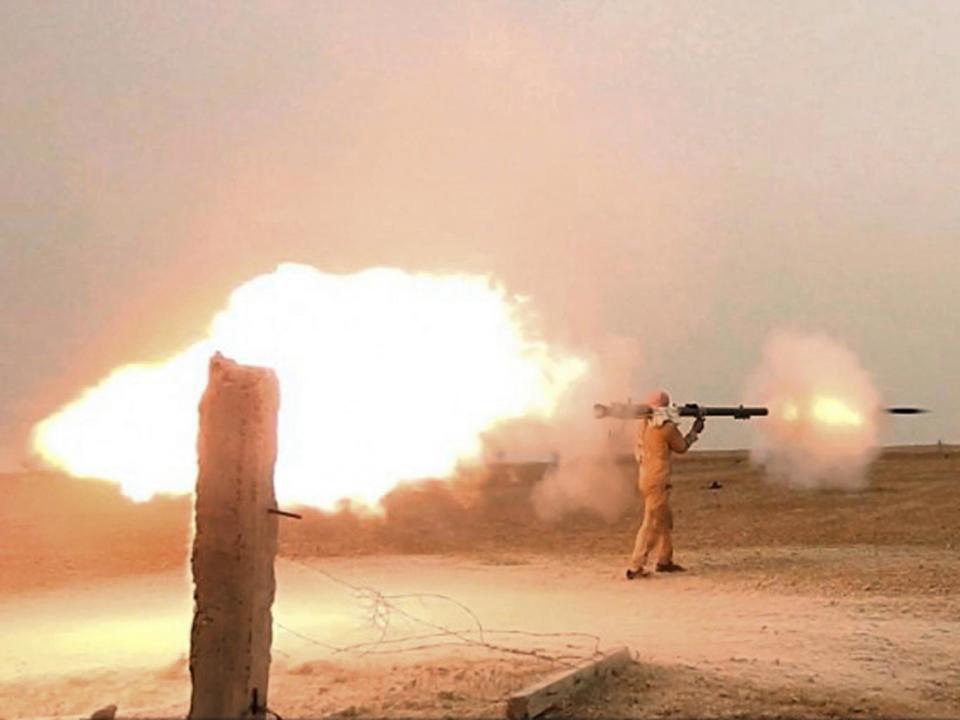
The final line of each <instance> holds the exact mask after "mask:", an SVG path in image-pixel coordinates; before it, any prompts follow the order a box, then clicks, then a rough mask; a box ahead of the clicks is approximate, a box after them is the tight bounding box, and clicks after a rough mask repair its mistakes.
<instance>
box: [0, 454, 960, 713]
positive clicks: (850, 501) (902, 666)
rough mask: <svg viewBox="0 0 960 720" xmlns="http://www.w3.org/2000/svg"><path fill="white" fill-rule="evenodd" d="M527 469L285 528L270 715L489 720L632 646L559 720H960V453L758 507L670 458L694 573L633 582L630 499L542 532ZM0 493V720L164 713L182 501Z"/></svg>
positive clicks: (81, 486) (95, 492)
mask: <svg viewBox="0 0 960 720" xmlns="http://www.w3.org/2000/svg"><path fill="white" fill-rule="evenodd" d="M543 470H544V468H543V466H539V465H527V466H515V467H500V468H496V469H495V470H494V471H493V472H492V473H491V474H490V475H489V476H486V475H484V476H482V477H479V478H477V477H473V478H470V479H469V480H462V481H460V482H456V483H426V484H422V485H418V486H414V487H407V488H403V489H400V490H398V491H396V492H395V493H393V495H391V496H390V497H388V498H387V500H386V502H385V508H386V513H385V515H384V517H380V518H378V517H363V516H357V515H354V514H351V513H349V512H341V513H338V514H336V515H332V516H331V515H324V514H322V513H319V512H315V511H308V512H306V513H305V517H304V519H303V520H300V521H297V520H289V521H284V522H283V523H282V525H281V553H280V554H281V558H280V559H279V561H278V597H277V604H276V606H275V627H274V662H273V672H272V678H271V683H272V685H271V690H270V700H269V704H270V707H271V709H272V710H274V711H275V712H276V713H278V714H279V715H281V716H283V717H284V718H290V717H298V716H311V717H316V716H326V715H338V716H342V717H363V716H377V717H494V716H502V713H503V699H504V697H505V696H506V695H507V694H509V693H510V692H512V691H514V690H517V689H519V688H520V687H522V686H523V685H525V684H526V683H528V682H530V681H533V680H536V679H539V678H541V677H543V676H544V675H545V674H547V673H550V672H552V671H555V670H556V669H557V668H560V667H564V666H565V664H570V663H572V662H576V660H577V659H578V658H582V657H587V656H590V655H591V654H592V653H593V652H594V651H595V650H596V649H597V648H600V649H606V648H612V647H616V646H619V645H627V646H629V647H630V648H631V649H632V650H633V651H634V653H635V655H636V658H637V660H638V662H637V663H636V664H635V666H634V667H632V668H631V669H630V670H629V671H627V672H626V673H624V674H623V675H621V676H620V677H617V678H615V679H612V680H610V681H607V682H605V683H603V684H601V685H598V686H595V687H594V688H592V689H591V690H589V691H588V692H586V694H584V695H582V696H580V697H578V698H577V699H576V700H575V701H574V702H572V703H570V704H568V705H567V706H565V707H562V708H559V709H558V710H556V711H554V712H553V713H552V715H553V716H577V717H670V716H685V717H689V716H697V717H707V716H713V717H738V716H745V715H747V716H751V717H755V716H770V717H833V716H838V717H839V716H844V717H880V716H891V717H893V716H896V717H905V716H910V717H954V718H955V717H960V599H958V590H960V572H958V568H960V564H958V561H960V472H958V471H960V452H957V451H956V449H953V448H949V449H948V453H947V454H946V456H945V455H944V454H942V453H940V452H938V451H937V450H936V449H933V448H912V449H892V450H888V451H887V452H886V453H885V454H884V455H883V456H882V457H881V459H879V460H878V461H877V462H876V463H875V464H874V466H873V467H872V469H871V472H870V482H869V485H868V486H867V488H866V489H865V490H862V491H859V492H844V491H797V490H791V489H787V488H784V487H780V486H777V485H774V484H771V483H770V482H768V481H767V480H766V479H765V478H764V476H763V473H762V472H761V471H760V470H757V469H755V468H752V467H751V466H750V464H749V462H748V461H747V460H746V457H745V455H744V454H743V453H735V452H730V453H699V454H694V455H692V456H690V457H688V458H684V459H683V461H682V462H681V463H679V464H678V469H677V476H676V480H675V488H674V497H673V504H674V508H675V515H676V524H677V530H676V544H677V548H678V554H677V559H678V560H679V561H680V562H682V563H684V564H686V565H688V566H689V567H690V571H689V572H688V573H685V574H683V575H671V576H654V577H652V578H649V579H645V580H642V581H635V582H632V583H631V582H627V581H626V580H624V579H623V578H622V570H623V562H624V556H625V553H626V552H627V550H628V549H629V546H630V543H631V541H632V534H633V533H634V532H635V529H636V527H637V525H638V521H639V512H638V511H639V506H640V501H639V498H637V499H636V501H635V503H634V506H633V507H630V508H627V509H626V512H625V513H624V515H623V517H622V518H621V519H619V520H618V521H616V522H613V523H607V522H604V521H603V520H600V519H598V518H596V517H593V516H590V515H587V514H583V515H578V516H574V517H569V518H567V519H565V520H563V521H561V522H559V523H546V522H541V521H539V520H537V519H536V517H535V515H534V513H533V512H532V509H531V507H530V503H529V499H528V496H529V491H530V487H531V485H532V484H533V483H534V482H536V481H537V479H538V478H539V476H540V475H541V474H542V472H543ZM632 472H633V470H632V468H631V467H630V466H629V465H628V464H624V465H623V467H622V476H623V477H622V481H623V482H624V483H626V484H628V485H629V484H631V483H632ZM714 481H716V482H717V483H719V484H720V485H721V486H722V487H721V488H720V489H713V490H711V489H709V486H710V485H711V483H713V482H714ZM0 488H2V490H3V497H4V500H5V501H4V503H3V505H2V507H0V516H2V520H0V556H2V572H0V637H2V639H3V643H0V717H2V718H7V719H10V718H20V717H51V716H57V717H81V716H83V715H89V714H90V713H91V712H92V711H94V710H96V709H97V708H99V707H102V706H105V705H107V704H111V703H112V704H116V705H118V706H119V708H120V712H119V714H120V715H122V716H141V717H143V716H151V717H158V716H167V717H170V716H183V715H184V714H185V712H186V708H187V703H188V698H189V677H188V674H187V668H186V660H185V657H186V652H187V646H188V632H189V623H190V619H191V607H192V606H191V604H192V600H191V596H190V584H189V578H188V576H187V569H186V557H187V543H188V538H189V523H190V511H191V509H190V502H189V500H188V499H185V498H179V499H173V498H163V499H157V500H154V501H151V502H149V503H145V504H140V505H135V504H132V503H130V502H128V501H126V500H125V499H123V498H122V497H120V496H119V494H118V493H117V492H116V490H115V489H114V488H112V487H111V486H109V485H106V484H103V483H99V482H94V481H78V480H72V479H68V478H63V477H60V476H57V475H51V474H21V475H7V476H0Z"/></svg>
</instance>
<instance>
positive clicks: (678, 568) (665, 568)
mask: <svg viewBox="0 0 960 720" xmlns="http://www.w3.org/2000/svg"><path fill="white" fill-rule="evenodd" d="M686 571H687V569H686V568H685V567H683V566H682V565H677V564H676V563H675V562H668V563H657V572H665V573H670V572H686Z"/></svg>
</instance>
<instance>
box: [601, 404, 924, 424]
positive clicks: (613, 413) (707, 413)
mask: <svg viewBox="0 0 960 720" xmlns="http://www.w3.org/2000/svg"><path fill="white" fill-rule="evenodd" d="M883 411H884V412H885V413H887V414H889V415H919V414H921V413H925V412H927V410H925V409H924V408H918V407H888V408H884V410H883ZM769 414H770V411H769V409H767V408H765V407H745V406H743V405H736V406H710V405H697V404H696V403H687V404H686V405H670V406H668V407H654V406H652V405H645V404H642V403H629V402H625V403H618V402H614V403H610V404H609V405H603V404H602V403H597V404H596V405H594V406H593V416H594V417H595V418H597V419H602V418H614V419H616V420H639V419H641V418H655V417H658V416H665V419H669V420H672V421H673V422H676V421H677V420H679V419H680V418H685V417H691V418H707V417H730V418H733V419H734V420H749V419H750V418H754V417H764V416H766V415H769Z"/></svg>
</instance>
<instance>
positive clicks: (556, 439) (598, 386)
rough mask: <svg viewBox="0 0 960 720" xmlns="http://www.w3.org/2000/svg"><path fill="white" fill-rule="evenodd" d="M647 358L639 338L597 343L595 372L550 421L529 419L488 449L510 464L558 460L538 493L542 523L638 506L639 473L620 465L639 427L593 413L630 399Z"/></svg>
mask: <svg viewBox="0 0 960 720" xmlns="http://www.w3.org/2000/svg"><path fill="white" fill-rule="evenodd" d="M640 361H641V356H640V352H639V348H638V342H637V341H636V340H635V339H628V338H623V337H618V336H608V337H607V338H606V339H604V340H602V341H598V342H597V343H596V345H595V354H594V355H593V356H592V357H590V358H589V370H588V371H587V373H586V374H585V375H584V376H582V377H581V378H580V379H579V380H578V381H577V383H576V384H575V385H574V386H573V387H571V388H570V389H569V390H568V391H567V393H566V394H565V396H564V399H563V402H562V404H561V406H560V407H559V408H558V411H557V413H556V415H555V416H554V417H553V418H552V419H551V421H550V422H549V423H542V422H537V421H532V420H528V419H524V420H520V421H518V422H514V423H509V424H505V425H502V426H500V427H499V428H497V429H496V430H495V432H493V433H491V435H490V436H489V437H488V439H487V443H486V444H487V447H488V448H490V449H494V448H495V449H496V450H497V451H499V452H503V453H504V455H505V456H506V457H507V458H509V459H523V458H550V459H552V460H553V461H554V464H553V466H552V467H551V468H550V469H549V470H548V471H547V472H546V474H545V475H544V477H543V479H542V480H541V481H540V482H539V483H537V484H536V485H535V486H534V487H533V489H532V490H531V495H530V500H531V503H532V505H533V508H534V511H535V512H536V514H537V516H538V517H539V518H540V519H541V520H545V521H547V522H555V521H559V520H561V519H563V518H564V517H567V516H569V515H571V514H574V513H577V512H587V513H590V514H593V515H596V516H599V517H601V518H602V519H604V520H606V521H607V522H613V521H615V520H616V519H617V518H619V517H620V516H621V515H622V514H623V512H624V511H625V510H626V509H627V508H629V507H631V505H632V500H633V493H634V490H633V475H632V473H624V472H622V468H621V467H620V465H618V462H617V460H618V458H619V457H622V456H623V455H624V454H627V453H630V452H631V451H632V447H633V444H632V439H633V423H620V424H615V423H612V422H609V421H605V422H600V421H598V420H596V419H595V418H594V417H593V414H592V412H591V408H592V406H593V403H595V402H597V401H598V400H610V399H613V398H621V397H626V396H627V394H628V390H627V389H628V388H631V387H634V386H636V384H637V383H636V378H635V377H634V376H635V373H636V372H637V369H638V367H639V365H640Z"/></svg>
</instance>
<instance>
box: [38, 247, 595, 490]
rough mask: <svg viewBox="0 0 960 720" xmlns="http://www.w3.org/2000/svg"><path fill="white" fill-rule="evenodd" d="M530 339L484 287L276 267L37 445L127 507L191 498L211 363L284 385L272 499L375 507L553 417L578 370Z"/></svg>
mask: <svg viewBox="0 0 960 720" xmlns="http://www.w3.org/2000/svg"><path fill="white" fill-rule="evenodd" d="M533 325H534V318H533V317H532V313H531V311H530V308H529V307H528V305H527V304H526V303H525V302H524V301H523V300H522V299H520V298H515V297H511V296H509V295H507V294H506V292H505V291H504V290H503V289H502V288H499V287H498V286H496V285H495V284H493V283H492V282H491V281H490V280H489V279H488V278H486V277H482V276H468V275H448V276H438V275H427V274H410V273H406V272H403V271H400V270H391V269H372V270H367V271H364V272H361V273H358V274H355V275H330V274H326V273H322V272H320V271H318V270H316V269H315V268H312V267H309V266H305V265H295V264H284V265H281V266H280V267H279V268H278V269H277V270H276V271H275V272H273V273H271V274H268V275H262V276H260V277H257V278H254V279H253V280H251V281H250V282H248V283H246V284H245V285H243V286H241V287H240V288H238V289H237V290H235V291H234V292H233V294H232V295H231V297H230V300H229V304H228V306H227V308H226V309H225V310H223V311H222V312H220V313H219V314H218V315H216V317H215V318H214V319H213V322H212V324H211V326H210V331H209V334H208V337H207V339H205V340H203V341H201V342H198V343H197V344H195V345H193V346H191V347H189V348H187V349H186V350H184V351H183V352H181V353H179V354H177V355H176V356H174V357H173V358H171V359H169V360H167V361H165V362H161V363H156V364H141V365H128V366H125V367H121V368H119V369H117V370H116V371H114V372H113V373H112V374H111V375H110V376H109V377H107V378H106V379H105V380H104V381H103V382H101V383H100V384H99V385H97V386H96V387H94V388H91V389H88V390H87V391H85V392H84V393H83V394H82V395H81V396H80V397H79V398H78V399H77V400H75V401H73V402H72V403H70V404H68V405H67V406H66V407H64V408H63V409H62V410H60V411H59V412H57V413H56V414H54V415H52V416H50V417H48V418H47V419H45V420H44V421H43V422H41V423H40V424H39V425H38V426H37V428H36V429H35V434H34V445H35V447H36V449H37V450H38V451H39V452H40V453H41V455H42V456H43V457H44V458H45V459H46V460H47V461H48V462H49V463H51V464H52V465H54V466H55V467H58V468H60V469H63V470H65V471H67V472H68V473H70V474H73V475H76V476H82V477H96V478H102V479H105V480H111V481H113V482H116V483H118V484H119V485H120V486H121V488H122V490H123V492H124V493H125V494H126V495H128V496H129V497H131V498H133V499H136V500H146V499H149V498H150V497H152V496H153V495H155V494H157V493H161V492H167V493H188V492H191V491H192V489H193V484H194V482H195V478H196V450H195V445H196V435H197V404H198V401H199V398H200V395H201V394H202V392H203V388H204V386H205V384H206V371H207V361H208V359H209V357H210V355H212V354H213V352H215V351H220V352H222V353H223V354H224V355H226V356H227V357H229V358H231V359H234V360H237V361H238V362H241V363H245V364H251V365H262V366H267V367H271V368H273V369H274V370H275V371H276V372H277V375H278V376H279V378H280V385H281V411H280V420H279V435H280V440H279V442H280V448H279V458H278V461H277V467H276V488H277V496H278V500H279V501H280V502H282V503H288V504H296V503H302V504H306V505H312V506H316V507H322V508H331V507H333V506H334V505H335V504H336V503H337V501H339V500H341V499H344V498H350V499H352V500H354V501H359V502H362V503H365V504H368V505H373V504H375V503H376V502H377V501H378V500H379V499H380V498H382V497H383V496H384V495H385V494H386V493H387V492H389V491H390V489H392V488H393V487H394V486H395V485H396V484H397V483H398V482H402V481H404V480H414V479H419V478H424V477H445V476H448V475H450V474H451V473H452V472H453V471H454V470H455V468H456V466H457V464H458V463H459V462H462V461H466V460H470V459H474V458H476V457H477V456H478V455H479V454H480V452H481V450H482V447H481V439H480V435H481V433H482V432H483V431H485V430H487V429H489V428H491V427H492V426H494V425H495V424H496V423H498V422H500V421H503V420H507V419H512V418H517V417H524V416H535V417H542V418H546V417H549V416H550V415H551V414H552V413H553V412H554V410H555V408H556V407H557V405H558V403H559V402H560V400H561V398H562V396H563V395H564V393H565V391H566V390H567V389H568V388H569V387H570V386H571V385H572V384H573V383H574V382H575V381H576V380H577V378H579V377H580V376H581V375H583V373H584V372H585V371H586V364H585V363H584V362H583V361H582V360H580V359H578V358H576V357H572V356H567V355H564V354H562V353H560V352H558V351H556V350H555V349H553V348H550V347H548V346H547V345H546V344H545V343H544V342H542V341H540V340H539V339H538V336H537V333H536V330H535V327H533Z"/></svg>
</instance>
